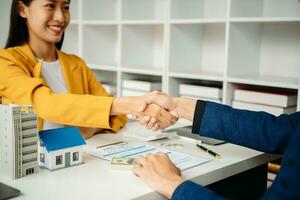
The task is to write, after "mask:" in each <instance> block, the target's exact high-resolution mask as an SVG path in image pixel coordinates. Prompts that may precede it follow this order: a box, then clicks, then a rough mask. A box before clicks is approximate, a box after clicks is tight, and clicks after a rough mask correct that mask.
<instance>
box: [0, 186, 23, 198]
mask: <svg viewBox="0 0 300 200" xmlns="http://www.w3.org/2000/svg"><path fill="white" fill-rule="evenodd" d="M20 193H21V192H20V190H17V189H15V188H13V187H10V186H8V185H5V184H4V183H1V182H0V200H4V199H11V198H14V197H17V196H19V194H20Z"/></svg>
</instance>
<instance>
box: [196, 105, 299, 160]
mask: <svg viewBox="0 0 300 200" xmlns="http://www.w3.org/2000/svg"><path fill="white" fill-rule="evenodd" d="M299 123H300V112H297V113H295V114H292V115H285V114H283V115H280V116H278V117H275V116H273V115H271V114H268V113H266V112H254V111H248V110H239V109H234V108H232V107H229V106H226V105H222V104H217V103H213V102H205V101H197V105H196V110H195V115H194V122H193V133H198V134H200V135H201V136H207V137H212V138H216V139H221V140H224V141H227V142H230V143H233V144H238V145H242V146H246V147H249V148H252V149H256V150H260V151H264V152H269V153H278V154H282V153H283V151H284V150H285V149H286V147H287V145H288V144H289V141H290V139H291V137H292V135H293V133H294V132H295V129H296V127H297V125H298V124H299Z"/></svg>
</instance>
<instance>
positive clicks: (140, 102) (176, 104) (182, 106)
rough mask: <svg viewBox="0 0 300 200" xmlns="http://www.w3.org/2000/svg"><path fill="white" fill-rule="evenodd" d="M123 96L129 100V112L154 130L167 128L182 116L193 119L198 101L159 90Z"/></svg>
mask: <svg viewBox="0 0 300 200" xmlns="http://www.w3.org/2000/svg"><path fill="white" fill-rule="evenodd" d="M122 98H123V100H124V98H125V101H127V102H128V103H127V105H128V106H129V107H128V112H127V113H130V114H132V115H133V117H134V118H135V119H137V120H139V121H140V123H141V124H142V125H144V126H146V128H148V129H151V130H152V131H157V130H160V129H165V128H167V127H169V126H170V125H172V124H174V123H175V122H176V121H177V120H178V119H180V118H185V119H188V120H190V121H192V120H193V116H194V112H195V105H196V101H195V100H192V99H186V98H179V97H171V96H168V95H166V94H165V93H163V92H159V91H153V92H149V93H147V94H145V95H143V96H138V97H121V99H122ZM126 98H127V99H126Z"/></svg>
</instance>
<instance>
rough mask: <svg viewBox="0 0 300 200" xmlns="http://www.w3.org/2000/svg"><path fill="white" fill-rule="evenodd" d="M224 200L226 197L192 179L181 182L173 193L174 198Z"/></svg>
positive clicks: (177, 199) (176, 199)
mask: <svg viewBox="0 0 300 200" xmlns="http://www.w3.org/2000/svg"><path fill="white" fill-rule="evenodd" d="M183 199H184V200H188V199H193V200H204V199H213V200H223V199H224V198H222V197H220V196H218V195H217V194H216V193H214V192H213V191H210V190H208V189H206V188H205V187H203V186H201V185H198V184H196V183H193V182H191V181H185V182H183V183H182V184H180V185H179V186H178V187H177V188H176V190H175V191H174V193H173V195H172V200H183Z"/></svg>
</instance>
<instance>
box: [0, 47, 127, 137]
mask: <svg viewBox="0 0 300 200" xmlns="http://www.w3.org/2000/svg"><path fill="white" fill-rule="evenodd" d="M56 53H57V55H58V58H59V61H60V64H61V67H62V73H63V76H64V79H65V82H66V85H67V88H68V93H54V92H53V91H52V90H51V89H50V88H49V87H48V85H47V84H46V82H45V81H44V80H43V78H42V77H41V67H42V65H43V60H41V61H40V62H37V60H36V58H35V56H34V54H33V52H32V50H31V48H30V47H29V45H28V44H24V45H22V46H17V47H12V48H8V49H1V50H0V96H1V97H2V98H3V103H13V104H19V105H33V107H34V109H35V111H36V112H37V113H38V116H39V124H38V127H39V130H41V129H42V127H43V119H46V120H49V121H52V122H55V123H59V124H64V125H72V126H82V127H94V128H105V129H111V130H112V131H114V132H116V131H118V130H119V129H120V128H121V127H123V126H124V125H125V123H126V122H127V118H126V116H123V115H120V116H113V117H110V108H111V105H112V102H113V99H114V98H113V97H111V96H110V95H109V94H108V93H107V92H106V91H105V89H104V88H103V87H102V86H101V84H100V83H99V82H98V81H97V80H96V78H95V76H94V75H93V73H92V72H91V70H90V69H89V68H88V67H87V66H86V64H85V63H84V61H83V60H81V59H80V58H79V57H77V56H75V55H69V54H66V53H63V52H62V51H59V50H56Z"/></svg>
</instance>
